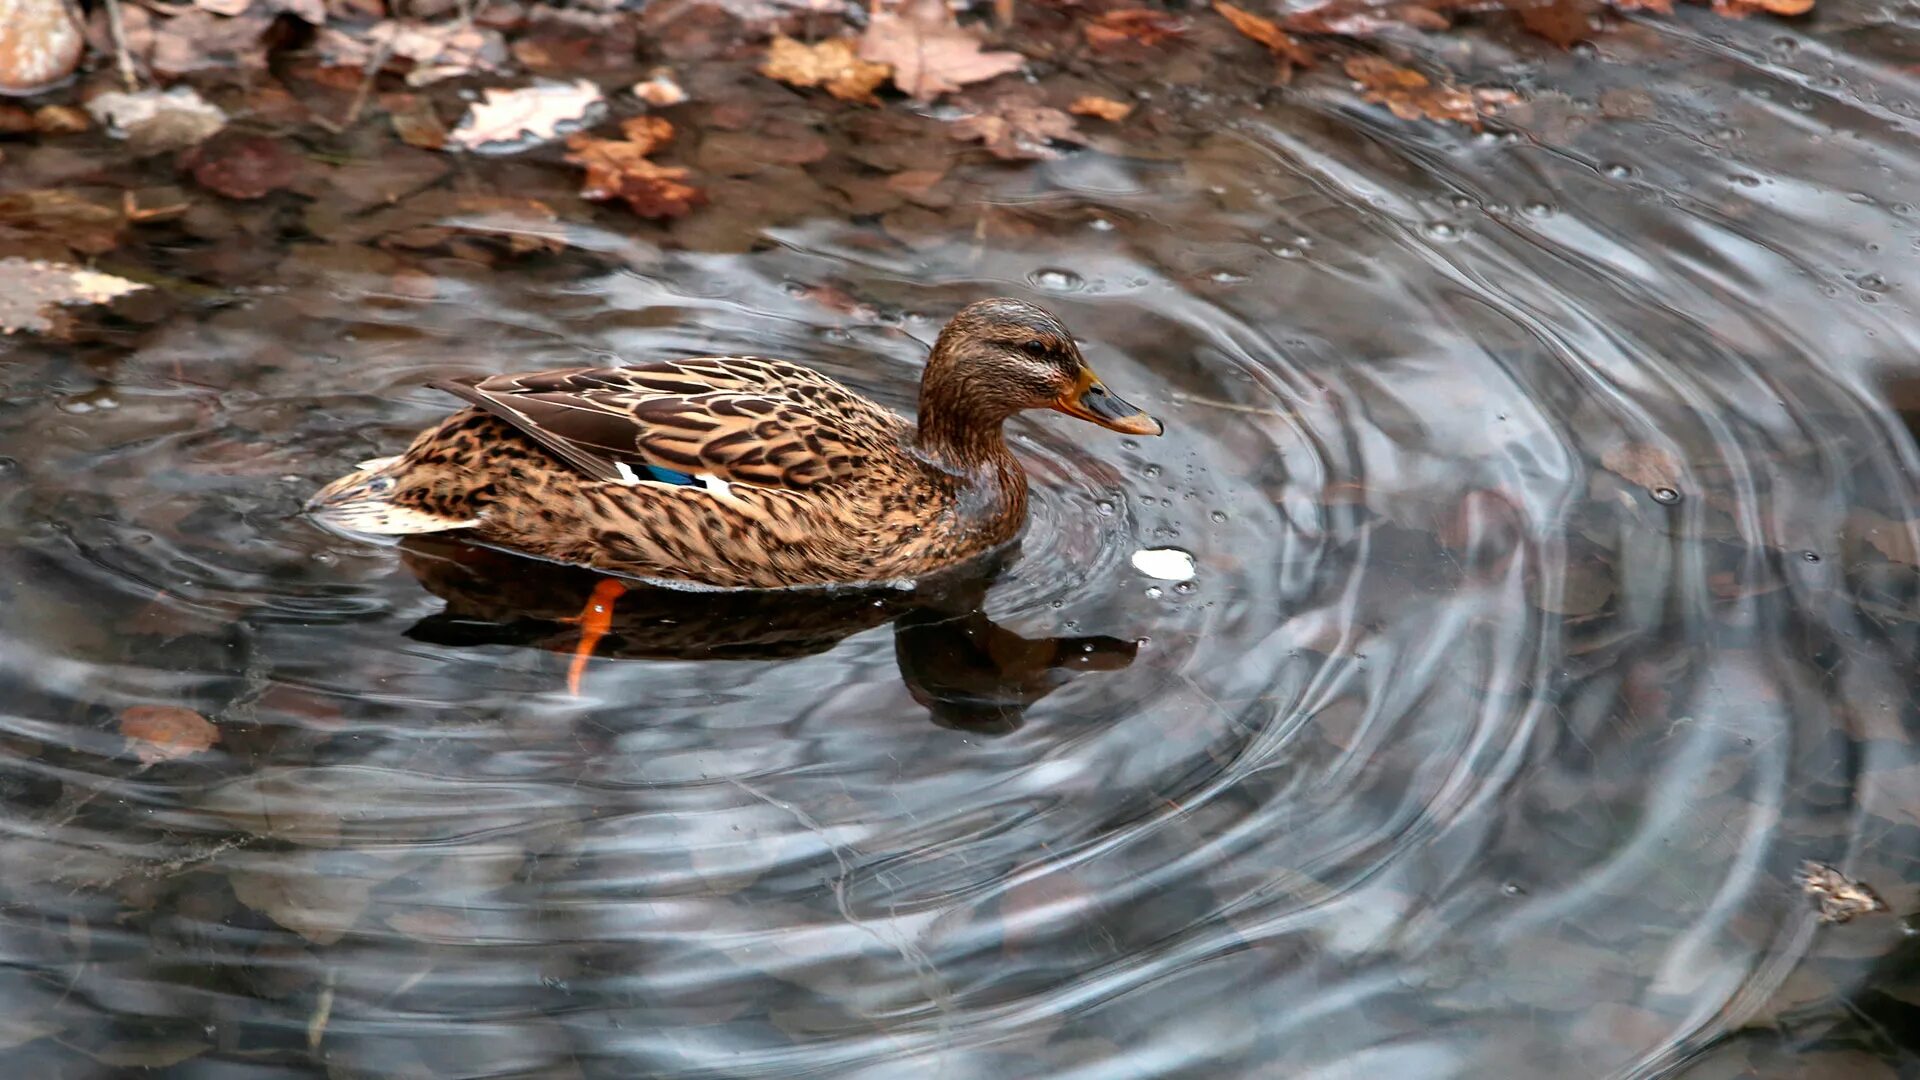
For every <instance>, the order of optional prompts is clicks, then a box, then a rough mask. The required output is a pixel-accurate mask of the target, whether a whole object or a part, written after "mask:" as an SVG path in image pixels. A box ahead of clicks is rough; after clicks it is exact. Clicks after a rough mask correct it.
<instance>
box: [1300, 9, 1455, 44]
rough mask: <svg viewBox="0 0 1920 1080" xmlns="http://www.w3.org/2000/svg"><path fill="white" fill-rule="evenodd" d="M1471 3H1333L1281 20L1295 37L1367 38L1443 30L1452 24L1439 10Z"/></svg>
mask: <svg viewBox="0 0 1920 1080" xmlns="http://www.w3.org/2000/svg"><path fill="white" fill-rule="evenodd" d="M1470 3H1471V0H1461V2H1451V0H1427V2H1426V3H1415V4H1377V3H1372V2H1370V0H1334V2H1332V3H1327V4H1321V5H1320V6H1318V7H1312V8H1307V9H1306V10H1304V11H1293V12H1289V13H1287V14H1286V15H1284V16H1282V17H1281V23H1282V25H1283V26H1284V27H1285V28H1286V29H1288V30H1291V31H1293V32H1294V33H1296V34H1339V35H1341V36H1343V37H1369V36H1371V35H1374V34H1378V33H1380V32H1382V31H1385V30H1402V29H1406V28H1409V27H1411V28H1414V29H1418V30H1445V29H1447V28H1448V27H1449V26H1451V25H1453V21H1452V20H1451V19H1449V18H1448V17H1447V16H1446V15H1445V14H1443V13H1442V12H1441V11H1439V10H1437V9H1439V8H1442V7H1447V8H1456V7H1464V6H1468V4H1470Z"/></svg>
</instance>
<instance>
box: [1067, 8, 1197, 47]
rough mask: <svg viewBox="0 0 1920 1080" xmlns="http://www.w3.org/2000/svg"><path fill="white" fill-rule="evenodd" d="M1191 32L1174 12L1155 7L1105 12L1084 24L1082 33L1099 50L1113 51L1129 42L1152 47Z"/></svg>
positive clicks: (1088, 42) (1129, 43) (1081, 29)
mask: <svg viewBox="0 0 1920 1080" xmlns="http://www.w3.org/2000/svg"><path fill="white" fill-rule="evenodd" d="M1186 32H1187V24H1186V22H1185V21H1184V20H1182V19H1180V18H1177V17H1176V16H1174V15H1173V14H1172V13H1171V12H1166V11H1159V10H1156V9H1154V8H1118V9H1116V10H1113V11H1105V12H1101V13H1100V14H1099V15H1096V16H1094V18H1093V19H1092V20H1090V21H1089V22H1087V23H1086V24H1084V25H1083V26H1081V28H1080V33H1081V34H1082V35H1084V36H1085V37H1086V39H1087V44H1088V45H1090V46H1092V47H1093V48H1094V49H1095V50H1096V51H1099V52H1109V51H1111V50H1114V49H1118V48H1121V47H1124V46H1127V45H1142V46H1147V47H1151V46H1154V45H1158V44H1160V43H1161V42H1164V41H1169V40H1171V39H1173V38H1177V37H1179V36H1181V35H1182V34H1185V33H1186Z"/></svg>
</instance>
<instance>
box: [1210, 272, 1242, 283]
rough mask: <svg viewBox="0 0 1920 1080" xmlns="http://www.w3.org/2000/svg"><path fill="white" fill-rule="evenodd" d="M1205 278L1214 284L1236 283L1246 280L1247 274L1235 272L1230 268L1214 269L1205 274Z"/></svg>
mask: <svg viewBox="0 0 1920 1080" xmlns="http://www.w3.org/2000/svg"><path fill="white" fill-rule="evenodd" d="M1207 280H1208V281H1211V282H1213V283H1214V284H1215V285H1238V284H1241V283H1242V282H1244V281H1246V280H1247V275H1245V274H1236V273H1234V272H1233V271H1231V270H1215V271H1214V272H1213V273H1211V274H1208V275H1207Z"/></svg>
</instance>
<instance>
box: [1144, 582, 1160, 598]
mask: <svg viewBox="0 0 1920 1080" xmlns="http://www.w3.org/2000/svg"><path fill="white" fill-rule="evenodd" d="M1160 595H1161V593H1160V586H1158V585H1149V586H1147V599H1149V600H1158V599H1160Z"/></svg>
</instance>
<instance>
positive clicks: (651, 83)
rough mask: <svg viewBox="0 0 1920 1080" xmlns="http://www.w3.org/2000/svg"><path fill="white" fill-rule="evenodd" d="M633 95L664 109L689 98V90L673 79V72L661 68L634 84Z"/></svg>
mask: <svg viewBox="0 0 1920 1080" xmlns="http://www.w3.org/2000/svg"><path fill="white" fill-rule="evenodd" d="M633 96H634V97H637V98H639V99H640V100H641V101H644V102H646V103H647V104H649V105H651V106H653V107H654V108H656V109H664V108H666V107H667V106H669V105H678V104H680V103H681V102H683V101H685V100H687V92H686V90H684V89H682V88H681V86H680V84H679V83H677V82H675V81H674V79H673V73H672V72H670V71H668V70H666V69H665V68H661V69H659V70H656V71H654V72H653V74H652V75H651V76H650V77H649V78H647V79H644V80H642V81H640V82H637V83H634V84H633Z"/></svg>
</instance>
